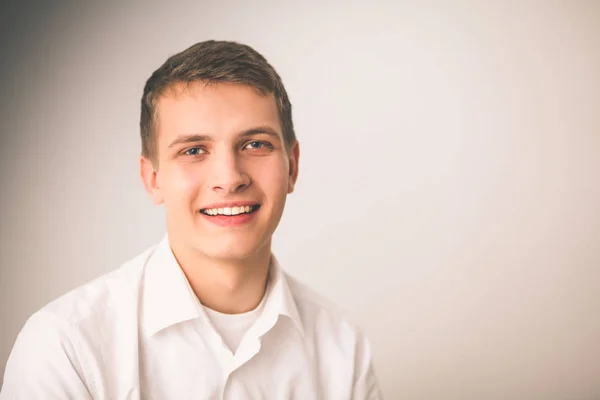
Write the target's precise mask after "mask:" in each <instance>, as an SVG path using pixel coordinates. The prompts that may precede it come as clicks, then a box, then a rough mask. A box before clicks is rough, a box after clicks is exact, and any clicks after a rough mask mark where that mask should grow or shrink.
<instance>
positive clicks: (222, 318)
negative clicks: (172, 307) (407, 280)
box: [204, 296, 267, 353]
mask: <svg viewBox="0 0 600 400" xmlns="http://www.w3.org/2000/svg"><path fill="white" fill-rule="evenodd" d="M266 297H267V296H263V298H262V300H261V302H260V304H259V305H258V307H256V308H255V309H254V310H250V311H248V312H245V313H241V314H224V313H221V312H219V311H216V310H213V309H211V308H208V307H204V311H205V312H206V315H207V317H208V321H209V322H211V323H212V325H213V326H214V329H215V330H216V331H217V332H218V333H219V334H220V335H221V337H222V338H223V342H225V344H226V345H227V347H228V348H229V350H231V351H232V352H233V353H235V352H236V351H237V349H238V347H239V346H240V342H241V341H242V339H243V338H244V335H245V334H246V332H248V329H250V327H251V326H252V325H254V323H255V322H256V321H257V320H258V317H259V316H260V314H261V311H262V308H263V305H264V304H265V299H266Z"/></svg>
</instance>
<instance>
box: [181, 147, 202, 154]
mask: <svg viewBox="0 0 600 400" xmlns="http://www.w3.org/2000/svg"><path fill="white" fill-rule="evenodd" d="M202 153H204V150H202V149H201V148H200V147H192V148H190V149H187V150H186V151H185V152H184V153H183V154H185V155H188V156H197V155H198V154H202Z"/></svg>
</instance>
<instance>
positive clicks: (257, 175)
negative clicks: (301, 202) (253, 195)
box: [252, 159, 288, 196]
mask: <svg viewBox="0 0 600 400" xmlns="http://www.w3.org/2000/svg"><path fill="white" fill-rule="evenodd" d="M252 175H253V176H254V181H255V182H256V183H258V184H259V185H260V186H261V187H262V189H263V190H264V191H265V193H266V194H267V195H270V196H274V195H275V196H278V195H280V194H281V192H286V191H287V184H288V170H287V164H286V162H285V161H283V160H280V159H273V160H270V162H268V163H261V164H259V165H256V166H255V167H254V168H253V174H252Z"/></svg>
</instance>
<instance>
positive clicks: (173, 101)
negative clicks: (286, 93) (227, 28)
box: [156, 82, 281, 143]
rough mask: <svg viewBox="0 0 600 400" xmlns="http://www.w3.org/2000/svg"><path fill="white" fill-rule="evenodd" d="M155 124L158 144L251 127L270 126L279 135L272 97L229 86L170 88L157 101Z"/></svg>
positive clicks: (209, 85)
mask: <svg viewBox="0 0 600 400" xmlns="http://www.w3.org/2000/svg"><path fill="white" fill-rule="evenodd" d="M156 123H157V124H156V125H157V133H158V142H159V143H164V142H165V141H168V140H169V139H170V138H172V137H175V136H177V135H180V134H192V133H193V134H203V135H210V136H212V137H215V138H219V137H226V136H228V135H232V134H235V133H237V132H241V131H243V130H246V129H248V128H252V127H253V126H271V127H272V128H273V129H274V130H276V131H277V132H279V133H280V134H281V123H280V119H279V114H278V110H277V104H276V101H275V97H274V95H273V93H267V94H261V93H260V92H258V90H257V89H255V88H253V87H251V86H247V85H241V84H230V83H219V84H206V83H204V82H192V83H189V84H183V83H180V84H175V85H172V86H171V87H169V88H168V89H167V90H166V91H165V93H164V94H162V95H161V96H160V97H159V98H158V101H157V104H156Z"/></svg>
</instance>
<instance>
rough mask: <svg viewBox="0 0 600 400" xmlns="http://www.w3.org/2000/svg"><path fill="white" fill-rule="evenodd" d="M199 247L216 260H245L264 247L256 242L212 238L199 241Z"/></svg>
mask: <svg viewBox="0 0 600 400" xmlns="http://www.w3.org/2000/svg"><path fill="white" fill-rule="evenodd" d="M198 247H199V249H200V250H201V251H202V252H203V253H204V254H205V255H206V256H207V257H209V258H212V259H216V260H231V261H236V260H244V259H246V258H249V257H252V256H254V255H255V254H256V253H258V252H259V251H260V249H261V248H262V247H263V246H261V245H260V244H259V243H256V242H253V241H252V242H246V243H244V242H241V241H240V240H239V239H238V240H222V241H219V240H211V241H209V242H208V243H207V242H205V241H203V243H199V246H198Z"/></svg>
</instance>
